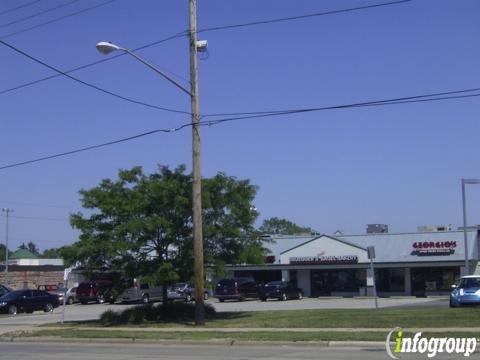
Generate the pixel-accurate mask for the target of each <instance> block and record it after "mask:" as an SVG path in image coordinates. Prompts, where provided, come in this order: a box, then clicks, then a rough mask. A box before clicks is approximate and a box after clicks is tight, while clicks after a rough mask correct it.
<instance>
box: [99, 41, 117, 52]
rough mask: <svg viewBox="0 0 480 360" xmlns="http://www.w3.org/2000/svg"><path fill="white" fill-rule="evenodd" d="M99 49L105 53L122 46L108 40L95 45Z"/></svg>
mask: <svg viewBox="0 0 480 360" xmlns="http://www.w3.org/2000/svg"><path fill="white" fill-rule="evenodd" d="M95 46H96V48H97V50H98V51H99V52H101V53H102V54H104V55H108V54H110V53H111V52H112V51H117V50H122V48H121V47H120V46H117V45H115V44H113V43H111V42H108V41H100V42H99V43H98V44H97V45H95Z"/></svg>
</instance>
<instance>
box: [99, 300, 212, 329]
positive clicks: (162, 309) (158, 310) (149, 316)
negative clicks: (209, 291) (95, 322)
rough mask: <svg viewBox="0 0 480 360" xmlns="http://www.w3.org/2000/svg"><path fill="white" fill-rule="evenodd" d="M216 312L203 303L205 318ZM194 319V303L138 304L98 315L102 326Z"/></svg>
mask: <svg viewBox="0 0 480 360" xmlns="http://www.w3.org/2000/svg"><path fill="white" fill-rule="evenodd" d="M215 314H216V311H215V308H214V307H213V306H212V305H210V304H205V316H206V318H212V317H214V316H215ZM194 320H195V304H188V303H180V302H174V303H167V304H166V305H164V304H158V305H151V304H149V305H139V306H135V307H131V308H128V309H125V310H123V311H121V312H118V311H113V310H107V311H105V312H104V313H103V314H102V315H101V316H100V323H101V324H102V325H104V326H115V325H127V324H135V325H138V324H144V323H155V322H164V323H165V322H192V321H194Z"/></svg>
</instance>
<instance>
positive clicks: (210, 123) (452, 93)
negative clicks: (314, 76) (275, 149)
mask: <svg viewBox="0 0 480 360" xmlns="http://www.w3.org/2000/svg"><path fill="white" fill-rule="evenodd" d="M478 90H480V88H478ZM467 91H473V89H465V90H457V91H448V92H443V93H437V94H449V96H441V97H432V95H415V96H407V97H401V98H392V99H383V100H376V101H367V102H358V103H351V104H343V105H334V106H324V107H316V108H305V109H295V110H286V111H276V112H270V113H261V112H259V113H256V114H255V113H251V114H252V115H246V116H238V117H231V118H224V119H218V120H201V121H200V122H199V125H201V126H213V125H218V124H222V123H226V122H232V121H240V120H247V119H253V118H264V117H273V116H282V115H288V114H299V113H307V112H316V111H325V110H339V109H348V108H357V107H365V106H385V105H397V104H408V103H416V102H430V101H443V100H452V99H462V98H472V97H479V96H480V93H478V94H466V95H455V94H462V93H463V94H464V93H465V92H467ZM428 96H430V98H426V97H428ZM192 125H193V124H192V123H191V122H188V123H184V124H181V125H180V126H178V127H176V128H170V129H155V130H150V131H146V132H143V133H140V134H136V135H133V136H129V137H125V138H121V139H117V140H113V141H109V142H105V143H102V144H97V145H91V146H85V147H82V148H78V149H75V150H70V151H65V152H62V153H57V154H53V155H47V156H42V157H38V158H35V159H31V160H27V161H22V162H17V163H12V164H8V165H4V166H0V170H5V169H9V168H14V167H18V166H23V165H27V164H32V163H37V162H41V161H45V160H49V159H54V158H58V157H63V156H67V155H72V154H76V153H80V152H84V151H89V150H93V149H98V148H102V147H107V146H110V145H115V144H119V143H123V142H127V141H131V140H134V139H138V138H142V137H145V136H149V135H153V134H157V133H173V132H177V131H180V130H182V129H184V128H186V127H190V126H192Z"/></svg>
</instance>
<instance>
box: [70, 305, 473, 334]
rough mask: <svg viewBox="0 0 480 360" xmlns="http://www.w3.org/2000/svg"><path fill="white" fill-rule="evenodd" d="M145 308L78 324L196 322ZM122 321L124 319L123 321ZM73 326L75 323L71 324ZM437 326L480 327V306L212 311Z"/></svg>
mask: <svg viewBox="0 0 480 360" xmlns="http://www.w3.org/2000/svg"><path fill="white" fill-rule="evenodd" d="M144 313H145V310H142V308H138V310H132V309H128V310H125V312H123V313H118V314H113V313H112V312H109V313H106V314H105V316H103V317H102V319H103V320H102V321H91V322H84V323H75V324H76V325H81V326H125V325H129V326H130V325H135V326H141V327H150V326H151V327H175V326H190V325H192V320H193V319H192V316H193V313H191V312H190V313H189V316H183V315H182V317H179V318H169V319H162V318H161V317H157V318H154V320H153V321H152V320H151V319H150V320H149V319H142V317H141V314H144ZM119 319H120V320H122V321H119ZM70 325H71V323H70ZM395 326H400V327H403V328H408V327H410V328H412V327H413V328H436V327H452V328H455V327H480V308H461V309H449V308H408V309H379V310H374V309H355V310H349V309H342V310H330V309H329V310H279V311H255V312H231V313H216V314H215V313H211V314H210V315H209V316H208V317H207V322H206V327H210V328H252V327H254V328H367V329H368V328H393V327H395Z"/></svg>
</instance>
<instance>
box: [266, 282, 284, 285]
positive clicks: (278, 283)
mask: <svg viewBox="0 0 480 360" xmlns="http://www.w3.org/2000/svg"><path fill="white" fill-rule="evenodd" d="M280 285H282V282H281V281H271V282H269V283H267V284H265V286H280Z"/></svg>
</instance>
